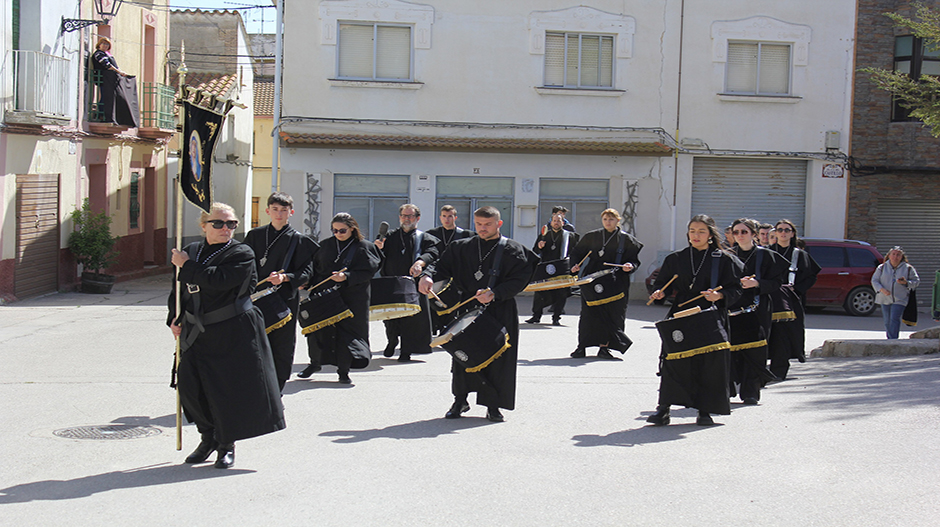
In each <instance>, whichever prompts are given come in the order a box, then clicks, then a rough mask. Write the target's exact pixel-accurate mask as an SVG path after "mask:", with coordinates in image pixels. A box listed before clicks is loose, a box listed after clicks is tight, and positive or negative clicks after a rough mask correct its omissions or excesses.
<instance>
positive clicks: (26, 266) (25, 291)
mask: <svg viewBox="0 0 940 527" xmlns="http://www.w3.org/2000/svg"><path fill="white" fill-rule="evenodd" d="M13 272H14V283H13V294H15V295H16V296H17V297H18V298H27V297H31V296H36V295H41V294H44V293H51V292H55V291H56V290H58V280H59V175H58V174H26V175H17V176H16V260H15V262H14V271H13Z"/></svg>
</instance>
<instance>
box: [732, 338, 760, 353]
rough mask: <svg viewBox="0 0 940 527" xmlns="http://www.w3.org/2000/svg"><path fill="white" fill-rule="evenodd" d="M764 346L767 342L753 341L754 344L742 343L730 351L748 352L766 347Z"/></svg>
mask: <svg viewBox="0 0 940 527" xmlns="http://www.w3.org/2000/svg"><path fill="white" fill-rule="evenodd" d="M766 345H767V341H766V340H758V341H755V342H746V343H744V344H735V345H734V346H731V351H741V350H749V349H753V348H759V347H761V346H766Z"/></svg>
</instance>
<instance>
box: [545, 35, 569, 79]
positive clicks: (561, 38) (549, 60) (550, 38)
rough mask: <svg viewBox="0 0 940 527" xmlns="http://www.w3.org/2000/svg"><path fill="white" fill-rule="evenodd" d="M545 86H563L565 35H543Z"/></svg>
mask: <svg viewBox="0 0 940 527" xmlns="http://www.w3.org/2000/svg"><path fill="white" fill-rule="evenodd" d="M545 85H546V86H564V85H565V35H564V34H560V33H545Z"/></svg>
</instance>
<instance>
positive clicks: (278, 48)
mask: <svg viewBox="0 0 940 527" xmlns="http://www.w3.org/2000/svg"><path fill="white" fill-rule="evenodd" d="M274 34H275V39H274V116H273V117H274V129H273V130H272V132H271V135H272V136H273V144H272V148H271V192H272V193H273V192H277V191H278V190H280V187H281V177H280V170H279V167H278V153H279V152H278V148H279V147H280V140H279V138H278V132H277V130H278V128H279V127H280V126H281V63H282V62H283V54H284V0H277V19H276V21H275V23H274Z"/></svg>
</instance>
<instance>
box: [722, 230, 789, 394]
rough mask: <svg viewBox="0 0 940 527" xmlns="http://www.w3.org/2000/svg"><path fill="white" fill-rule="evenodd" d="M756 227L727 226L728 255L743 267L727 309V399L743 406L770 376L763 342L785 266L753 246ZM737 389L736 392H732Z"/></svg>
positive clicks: (754, 244)
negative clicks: (738, 292) (736, 398)
mask: <svg viewBox="0 0 940 527" xmlns="http://www.w3.org/2000/svg"><path fill="white" fill-rule="evenodd" d="M758 233H759V225H758V223H757V222H756V221H754V220H750V219H747V218H739V219H737V220H734V222H733V223H732V224H731V236H732V237H733V239H734V245H733V246H732V248H731V252H733V253H734V254H735V256H737V257H738V259H739V260H741V262H742V263H743V264H744V271H743V274H742V278H741V288H742V290H743V291H742V295H741V297H740V298H739V299H738V300H737V302H735V303H734V304H732V305H731V306H729V307H728V314H729V318H728V321H729V327H728V333H729V337H730V341H731V384H730V388H731V396H732V397H734V396H735V395H740V396H741V401H742V402H743V403H744V404H746V405H755V404H757V403H758V401H760V391H761V388H763V387H764V386H765V385H766V384H767V383H768V382H769V381H772V380H774V375H773V374H772V373H770V370H768V369H767V338H768V337H769V336H770V329H771V325H772V324H771V317H772V314H773V309H772V308H771V302H770V295H771V293H773V292H775V291H777V290H779V289H780V282H781V281H782V280H783V273H784V272H785V271H786V265H785V264H784V262H783V260H782V259H780V258H778V257H777V253H775V252H773V251H771V250H770V249H767V248H766V247H760V246H758V245H757V241H758V236H759V234H758ZM736 386H740V390H739V389H737V388H736Z"/></svg>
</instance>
